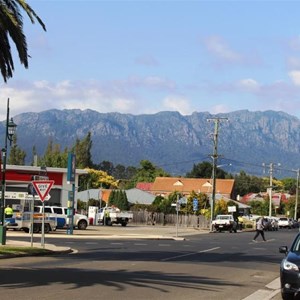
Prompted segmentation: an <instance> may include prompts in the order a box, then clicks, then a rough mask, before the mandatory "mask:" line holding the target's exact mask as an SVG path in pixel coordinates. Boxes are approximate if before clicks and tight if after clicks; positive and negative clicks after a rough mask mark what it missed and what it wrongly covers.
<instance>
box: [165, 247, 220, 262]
mask: <svg viewBox="0 0 300 300" xmlns="http://www.w3.org/2000/svg"><path fill="white" fill-rule="evenodd" d="M220 248H221V247H215V248H210V249H206V250H202V251H198V252H191V253H187V254H182V255H177V256H172V257H168V258H164V259H161V261H167V260H172V259H176V258H180V257H185V256H191V255H195V254H199V253H205V252H210V251H214V250H217V249H220Z"/></svg>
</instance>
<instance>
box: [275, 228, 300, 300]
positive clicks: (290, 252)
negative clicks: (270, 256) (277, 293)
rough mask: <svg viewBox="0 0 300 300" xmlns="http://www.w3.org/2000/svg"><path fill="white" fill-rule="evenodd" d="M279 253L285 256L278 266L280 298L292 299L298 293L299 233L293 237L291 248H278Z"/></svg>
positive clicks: (299, 284)
mask: <svg viewBox="0 0 300 300" xmlns="http://www.w3.org/2000/svg"><path fill="white" fill-rule="evenodd" d="M279 252H280V253H284V254H285V258H284V259H283V260H282V261H281V264H280V284H281V296H282V299H283V300H289V299H294V295H295V294H296V293H299V292H300V280H299V272H300V233H298V234H297V236H296V237H295V239H294V241H293V243H292V246H291V248H290V249H288V247H287V246H281V247H279Z"/></svg>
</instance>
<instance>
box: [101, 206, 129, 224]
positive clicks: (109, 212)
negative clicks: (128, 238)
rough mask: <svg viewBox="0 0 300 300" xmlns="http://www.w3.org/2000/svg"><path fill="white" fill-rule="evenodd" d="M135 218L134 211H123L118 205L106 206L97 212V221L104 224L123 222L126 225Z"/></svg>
mask: <svg viewBox="0 0 300 300" xmlns="http://www.w3.org/2000/svg"><path fill="white" fill-rule="evenodd" d="M132 218H133V213H132V212H130V211H121V210H120V209H119V208H117V207H110V206H106V207H103V208H100V209H99V210H98V213H97V223H98V224H102V225H104V224H105V225H108V226H112V225H113V224H121V225H122V226H124V227H125V226H126V225H127V224H128V222H129V221H130V220H132Z"/></svg>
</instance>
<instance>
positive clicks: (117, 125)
mask: <svg viewBox="0 0 300 300" xmlns="http://www.w3.org/2000/svg"><path fill="white" fill-rule="evenodd" d="M215 118H220V122H219V127H218V139H217V141H218V143H217V153H218V155H219V157H218V161H217V162H218V164H229V163H231V166H230V169H226V168H224V169H225V170H226V171H229V172H232V173H235V172H239V171H240V170H245V171H246V172H247V173H249V174H253V175H259V174H261V175H262V174H263V171H264V170H263V167H262V164H263V163H265V164H266V165H268V164H270V163H271V162H272V163H275V164H277V163H280V164H281V167H280V169H281V170H278V172H279V173H280V174H278V175H276V174H274V176H278V177H279V176H281V175H283V173H285V175H287V176H289V177H294V172H293V171H292V170H294V169H297V168H299V165H300V162H299V152H300V151H299V150H300V120H299V119H298V118H296V117H294V116H291V115H289V114H286V113H284V112H276V111H263V112H261V111H257V112H250V111H248V110H240V111H234V112H230V113H226V114H225V113H224V114H217V115H212V114H210V113H208V112H194V113H193V114H191V115H187V116H183V115H181V114H180V113H178V112H170V111H163V112H159V113H156V114H151V115H150V114H149V115H146V114H144V115H132V114H121V113H99V112H96V111H93V110H84V111H82V110H78V109H72V110H55V109H53V110H47V111H43V112H40V113H22V114H20V115H16V116H14V122H15V123H16V124H17V125H18V127H17V138H18V145H19V146H20V147H21V148H22V149H23V150H25V151H26V153H27V159H26V160H27V162H28V163H30V162H31V161H32V157H31V155H32V148H33V146H34V145H35V146H36V149H37V152H38V154H40V155H42V154H43V153H44V151H45V148H46V146H47V144H48V141H49V139H50V138H52V139H53V141H54V143H56V144H60V145H61V149H64V148H65V147H66V146H67V147H70V146H71V145H73V144H74V143H75V140H76V138H80V139H81V138H83V137H84V136H85V135H86V134H87V132H88V131H91V133H92V141H93V147H92V159H93V162H94V163H100V162H102V161H103V160H106V161H111V162H112V163H113V164H114V165H117V164H122V165H124V166H136V167H137V166H139V162H140V161H141V160H143V159H147V160H150V161H151V162H152V163H154V164H155V165H157V166H160V167H162V168H163V169H164V170H166V171H167V172H170V173H171V174H172V175H185V173H186V172H189V171H190V170H191V169H192V167H193V164H197V163H199V162H201V161H204V160H206V161H211V155H212V154H213V151H214V133H215V128H216V125H215V122H214V120H215ZM227 119H228V120H227ZM208 120H210V121H208ZM4 126H5V121H3V122H2V123H1V124H0V136H1V140H4V131H5V127H4ZM286 172H288V173H289V174H287V173H286Z"/></svg>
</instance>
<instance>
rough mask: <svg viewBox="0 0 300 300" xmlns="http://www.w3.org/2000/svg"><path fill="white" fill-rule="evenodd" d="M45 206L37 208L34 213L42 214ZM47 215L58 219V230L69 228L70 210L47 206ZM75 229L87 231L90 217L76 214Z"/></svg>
mask: <svg viewBox="0 0 300 300" xmlns="http://www.w3.org/2000/svg"><path fill="white" fill-rule="evenodd" d="M42 210H43V206H35V207H34V212H36V213H41V212H42ZM45 213H47V214H49V215H50V216H52V217H55V218H56V219H57V227H56V228H57V229H65V228H68V222H67V219H68V208H67V207H60V206H45ZM73 220H74V228H78V229H79V230H85V229H86V228H87V226H88V224H89V220H88V217H87V216H85V215H81V214H77V213H75V214H74V219H73Z"/></svg>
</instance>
